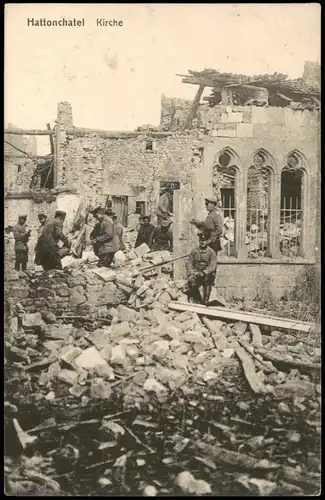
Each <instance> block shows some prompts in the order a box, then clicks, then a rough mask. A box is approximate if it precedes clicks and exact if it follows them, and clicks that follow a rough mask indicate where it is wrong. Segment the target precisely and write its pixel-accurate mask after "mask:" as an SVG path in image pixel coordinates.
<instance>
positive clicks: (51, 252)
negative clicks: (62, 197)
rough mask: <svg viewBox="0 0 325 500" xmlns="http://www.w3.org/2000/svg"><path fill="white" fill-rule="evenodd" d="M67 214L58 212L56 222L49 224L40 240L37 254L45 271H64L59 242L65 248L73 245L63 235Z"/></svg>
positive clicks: (55, 216)
mask: <svg viewBox="0 0 325 500" xmlns="http://www.w3.org/2000/svg"><path fill="white" fill-rule="evenodd" d="M65 218H66V213H65V212H62V211H61V210H57V211H56V212H55V214H54V220H52V221H49V222H47V223H46V224H45V225H44V228H43V230H42V232H41V234H40V237H39V238H38V241H37V244H36V248H35V252H36V258H35V261H37V262H38V263H39V264H40V265H41V266H42V267H43V269H44V271H50V270H52V269H62V264H61V256H60V248H59V246H58V242H59V241H62V243H63V245H64V247H66V248H67V249H70V248H71V243H70V241H69V240H68V238H67V237H66V236H65V235H64V234H63V232H62V228H63V222H64V221H65Z"/></svg>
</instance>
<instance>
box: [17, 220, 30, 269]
mask: <svg viewBox="0 0 325 500" xmlns="http://www.w3.org/2000/svg"><path fill="white" fill-rule="evenodd" d="M26 220H27V215H20V216H19V217H18V223H17V224H16V225H15V226H14V227H13V235H14V239H15V269H16V271H20V267H21V270H22V271H26V269H27V262H28V245H27V243H28V240H29V237H30V230H27V227H26Z"/></svg>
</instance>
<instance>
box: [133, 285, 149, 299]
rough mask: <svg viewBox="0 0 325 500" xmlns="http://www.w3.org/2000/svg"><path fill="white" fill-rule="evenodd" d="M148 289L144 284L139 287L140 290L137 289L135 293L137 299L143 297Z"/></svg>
mask: <svg viewBox="0 0 325 500" xmlns="http://www.w3.org/2000/svg"><path fill="white" fill-rule="evenodd" d="M148 288H149V285H147V284H146V283H145V284H143V285H141V286H140V288H138V290H137V292H136V295H137V296H138V297H141V295H143V294H144V293H145V292H146V291H147V290H148Z"/></svg>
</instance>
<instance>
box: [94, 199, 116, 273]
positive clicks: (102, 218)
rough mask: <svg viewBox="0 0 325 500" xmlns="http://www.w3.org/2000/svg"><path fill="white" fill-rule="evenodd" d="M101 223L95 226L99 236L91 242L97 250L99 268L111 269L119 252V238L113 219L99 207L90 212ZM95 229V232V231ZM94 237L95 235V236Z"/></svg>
mask: <svg viewBox="0 0 325 500" xmlns="http://www.w3.org/2000/svg"><path fill="white" fill-rule="evenodd" d="M90 213H91V214H92V215H93V216H94V217H95V218H96V219H97V221H98V222H99V225H98V226H97V224H96V226H95V228H96V232H95V234H98V236H95V237H92V238H91V242H92V245H93V247H94V251H95V248H96V252H97V253H96V252H95V253H96V255H97V256H98V258H99V262H98V267H110V266H111V264H112V262H113V258H114V254H115V253H116V252H117V251H118V250H119V238H118V236H117V234H116V228H115V224H114V223H113V221H112V219H111V218H110V217H109V216H108V215H106V213H105V209H104V208H101V207H97V208H95V209H94V210H92V211H91V212H90ZM95 228H94V231H95ZM93 236H94V235H93Z"/></svg>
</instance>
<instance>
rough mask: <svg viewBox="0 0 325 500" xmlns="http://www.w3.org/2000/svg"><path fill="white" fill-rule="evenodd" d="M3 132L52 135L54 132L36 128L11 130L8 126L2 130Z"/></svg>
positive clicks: (9, 133)
mask: <svg viewBox="0 0 325 500" xmlns="http://www.w3.org/2000/svg"><path fill="white" fill-rule="evenodd" d="M4 133H5V134H8V135H52V134H53V135H54V132H53V131H51V132H49V131H48V130H38V129H34V130H31V129H28V130H17V129H15V130H11V129H10V128H6V129H5V131H4Z"/></svg>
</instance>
